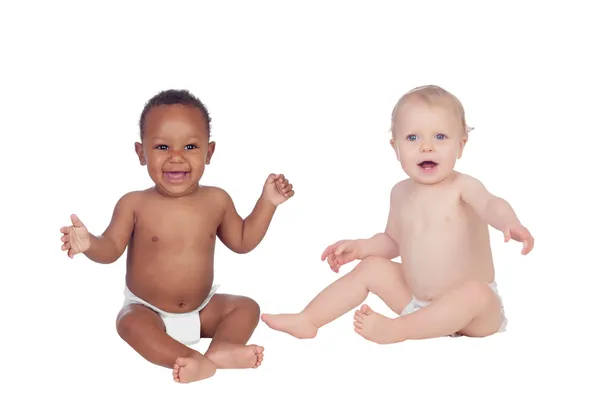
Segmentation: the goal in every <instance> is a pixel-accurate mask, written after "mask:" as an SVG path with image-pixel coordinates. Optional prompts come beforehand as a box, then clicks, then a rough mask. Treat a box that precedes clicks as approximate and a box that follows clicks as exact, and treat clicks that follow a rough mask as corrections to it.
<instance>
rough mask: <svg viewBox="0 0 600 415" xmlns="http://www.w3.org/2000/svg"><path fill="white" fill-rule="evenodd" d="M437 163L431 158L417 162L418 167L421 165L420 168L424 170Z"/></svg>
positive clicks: (431, 167)
mask: <svg viewBox="0 0 600 415" xmlns="http://www.w3.org/2000/svg"><path fill="white" fill-rule="evenodd" d="M437 165H438V164H437V163H436V162H435V161H431V160H426V161H422V162H421V163H419V167H421V168H422V169H425V170H429V169H433V168H435V167H436V166H437Z"/></svg>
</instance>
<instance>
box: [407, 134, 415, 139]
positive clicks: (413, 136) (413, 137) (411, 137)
mask: <svg viewBox="0 0 600 415" xmlns="http://www.w3.org/2000/svg"><path fill="white" fill-rule="evenodd" d="M406 139H407V140H408V141H415V140H416V139H417V136H416V135H414V134H410V135H408V136H407V137H406Z"/></svg>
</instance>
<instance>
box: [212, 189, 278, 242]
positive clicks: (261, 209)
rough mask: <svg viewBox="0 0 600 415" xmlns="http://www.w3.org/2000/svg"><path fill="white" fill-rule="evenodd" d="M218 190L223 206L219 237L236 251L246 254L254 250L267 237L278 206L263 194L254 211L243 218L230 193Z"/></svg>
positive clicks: (218, 231)
mask: <svg viewBox="0 0 600 415" xmlns="http://www.w3.org/2000/svg"><path fill="white" fill-rule="evenodd" d="M217 192H218V199H219V201H220V203H221V205H222V207H223V219H222V220H221V224H220V225H219V228H218V229H217V235H218V236H219V239H220V240H221V242H223V244H224V245H225V246H226V247H227V248H229V249H231V250H232V251H233V252H235V253H238V254H246V253H248V252H250V251H252V250H253V249H254V248H256V247H257V246H258V244H259V243H260V242H261V241H262V239H263V238H264V237H265V235H266V233H267V229H268V228H269V225H270V223H271V219H273V215H274V214H275V210H276V207H275V206H274V205H273V204H272V203H270V202H269V201H268V200H266V199H265V198H264V197H262V196H261V197H260V198H259V199H258V202H256V205H255V206H254V210H253V211H252V213H250V215H249V216H248V217H247V218H246V219H242V217H241V216H240V215H239V214H238V212H237V210H236V209H235V205H234V203H233V200H232V199H231V197H230V196H229V194H227V192H225V191H224V190H222V189H218V190H217Z"/></svg>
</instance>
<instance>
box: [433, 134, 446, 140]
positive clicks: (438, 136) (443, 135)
mask: <svg viewBox="0 0 600 415" xmlns="http://www.w3.org/2000/svg"><path fill="white" fill-rule="evenodd" d="M435 138H436V139H438V140H443V139H445V138H446V135H445V134H438V135H436V136H435Z"/></svg>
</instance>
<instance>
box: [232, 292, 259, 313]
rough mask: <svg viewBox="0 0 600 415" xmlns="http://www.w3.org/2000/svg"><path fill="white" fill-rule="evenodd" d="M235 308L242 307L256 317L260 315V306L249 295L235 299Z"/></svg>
mask: <svg viewBox="0 0 600 415" xmlns="http://www.w3.org/2000/svg"><path fill="white" fill-rule="evenodd" d="M235 308H236V309H242V310H244V311H245V312H246V313H248V314H250V315H253V316H255V317H256V318H257V319H258V318H259V317H260V306H259V305H258V303H257V302H256V301H254V300H253V299H252V298H250V297H244V296H240V297H238V298H237V300H236V307H235Z"/></svg>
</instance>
